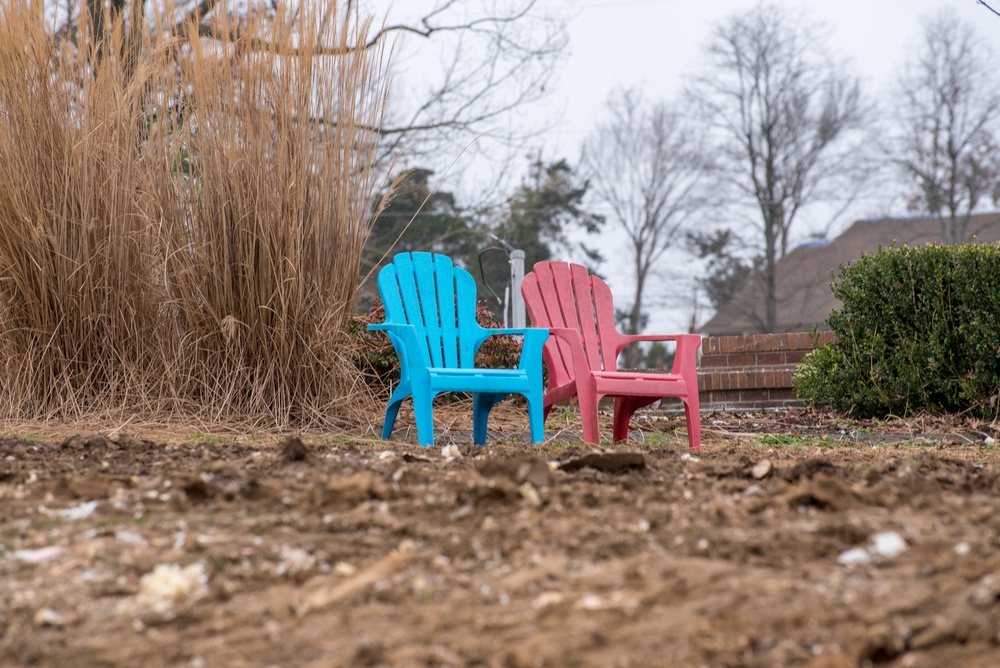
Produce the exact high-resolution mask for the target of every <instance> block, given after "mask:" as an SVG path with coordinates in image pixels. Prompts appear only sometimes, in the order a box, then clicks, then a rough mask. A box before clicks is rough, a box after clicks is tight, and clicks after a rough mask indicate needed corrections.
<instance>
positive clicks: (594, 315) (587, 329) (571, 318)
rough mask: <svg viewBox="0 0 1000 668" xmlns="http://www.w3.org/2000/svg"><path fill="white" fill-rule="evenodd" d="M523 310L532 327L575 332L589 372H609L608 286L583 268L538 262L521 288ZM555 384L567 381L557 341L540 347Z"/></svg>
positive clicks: (613, 333)
mask: <svg viewBox="0 0 1000 668" xmlns="http://www.w3.org/2000/svg"><path fill="white" fill-rule="evenodd" d="M522 293H523V295H524V302H525V306H526V308H527V310H528V314H529V315H530V316H531V322H532V325H533V326H535V327H568V328H572V329H576V330H578V331H579V332H580V336H581V339H582V341H583V349H584V352H585V353H586V355H587V362H588V364H589V366H590V368H591V369H594V370H603V369H608V370H612V369H614V368H615V362H616V359H615V358H616V354H615V352H616V351H615V345H616V343H617V340H618V332H617V330H616V329H615V322H614V303H613V301H612V296H611V291H610V290H609V289H608V286H607V285H606V284H605V283H604V281H602V280H601V279H600V278H598V277H597V276H591V275H590V273H589V272H588V271H587V268H586V267H584V266H582V265H578V264H571V263H569V262H539V263H538V264H536V265H535V266H534V268H533V269H532V271H531V273H530V274H528V275H527V276H526V277H525V279H524V283H523V284H522ZM544 353H545V361H546V364H547V366H548V368H549V374H550V375H551V376H553V378H552V379H551V381H552V383H553V384H555V385H561V384H564V383H566V382H569V381H571V380H573V376H574V374H573V363H572V356H571V354H570V350H569V346H568V345H567V344H566V343H565V342H564V341H562V340H561V339H559V338H558V337H552V338H550V339H549V340H548V341H547V342H546V344H545V348H544Z"/></svg>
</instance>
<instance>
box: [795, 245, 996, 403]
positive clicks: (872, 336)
mask: <svg viewBox="0 0 1000 668" xmlns="http://www.w3.org/2000/svg"><path fill="white" fill-rule="evenodd" d="M833 292H834V295H836V297H837V298H838V299H840V300H841V301H842V302H843V308H842V309H841V310H839V311H834V312H833V313H832V314H831V315H830V318H829V325H830V328H831V329H832V330H833V331H834V333H835V334H836V335H837V340H836V341H834V342H832V343H830V344H828V345H827V346H826V347H825V348H822V349H819V350H815V351H813V352H812V353H810V354H809V355H808V356H807V357H806V359H805V360H804V361H803V364H802V365H801V366H800V367H799V370H798V372H797V373H796V392H797V394H798V395H799V396H800V397H802V398H804V399H807V400H809V401H811V402H813V403H815V404H817V405H820V406H828V407H831V408H833V409H835V410H839V411H843V412H846V413H851V414H854V415H856V416H858V417H882V416H886V415H890V414H892V415H908V414H913V413H917V412H921V411H927V412H936V413H941V412H948V413H959V412H969V413H970V414H972V415H977V416H979V417H996V416H997V415H998V413H1000V405H998V404H1000V397H998V395H1000V244H996V243H994V244H970V245H964V246H936V245H927V246H924V247H921V248H909V247H906V246H904V247H901V248H897V247H893V248H886V249H881V250H879V251H878V252H877V253H874V254H872V255H865V256H862V257H861V259H859V260H858V261H856V262H853V263H851V264H849V265H847V266H845V267H843V268H842V270H841V273H840V276H839V277H838V278H837V279H836V280H835V281H834V283H833Z"/></svg>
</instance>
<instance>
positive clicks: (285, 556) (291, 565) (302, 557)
mask: <svg viewBox="0 0 1000 668" xmlns="http://www.w3.org/2000/svg"><path fill="white" fill-rule="evenodd" d="M278 556H279V557H280V561H279V562H278V564H277V565H276V566H275V567H274V572H275V574H276V575H295V574H296V573H302V572H304V571H309V570H312V568H313V567H314V566H315V565H316V557H315V556H313V555H311V554H309V553H308V552H307V551H306V550H303V549H301V548H298V547H290V546H288V545H282V546H281V548H280V549H279V551H278Z"/></svg>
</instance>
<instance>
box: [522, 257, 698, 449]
mask: <svg viewBox="0 0 1000 668" xmlns="http://www.w3.org/2000/svg"><path fill="white" fill-rule="evenodd" d="M521 294H522V295H523V296H524V303H525V306H526V307H527V310H528V314H529V315H530V316H531V322H532V326H534V327H546V328H548V330H549V332H550V333H551V334H552V335H553V336H552V337H551V338H549V340H548V342H546V344H545V347H544V348H543V349H542V357H543V359H544V360H545V366H546V368H547V369H548V372H549V379H548V386H547V388H546V392H545V396H544V399H543V400H542V401H543V404H544V406H545V415H546V416H547V415H548V414H549V411H551V409H552V405H553V404H555V403H556V402H558V401H563V400H565V399H568V398H569V397H571V396H573V395H576V396H577V397H578V398H579V401H580V417H581V419H582V420H583V439H584V440H585V441H586V442H588V443H595V444H596V443H600V441H601V436H600V432H599V430H598V423H597V404H598V401H599V400H600V398H601V397H603V396H613V397H615V406H614V429H613V431H614V434H613V436H614V441H615V442H619V441H624V440H626V439H627V438H628V425H629V419H630V418H631V417H632V414H633V413H634V412H635V411H636V410H638V409H639V408H642V407H643V406H648V405H649V404H651V403H653V402H654V401H656V400H657V399H659V398H661V397H678V398H680V399H681V401H683V402H684V415H685V418H686V421H687V429H688V446H689V447H690V449H691V450H694V451H697V450H699V449H700V448H701V423H700V421H699V418H700V416H699V412H698V411H699V406H698V372H697V352H698V346H699V345H701V337H700V336H699V335H697V334H668V335H638V336H628V335H625V334H621V333H619V332H618V330H617V329H615V318H614V313H615V308H614V303H613V300H612V296H611V290H609V289H608V286H607V284H606V283H605V282H604V281H602V280H601V279H600V278H598V277H597V276H591V275H590V274H589V273H588V271H587V269H586V267H583V266H581V265H578V264H570V263H568V262H539V263H538V264H536V265H535V267H534V270H533V271H532V272H531V273H529V274H528V275H527V276H525V277H524V282H523V283H522V284H521ZM636 341H676V343H677V351H676V353H675V355H674V365H673V369H672V370H671V372H670V373H655V372H641V371H619V370H618V367H617V361H618V355H619V354H620V353H621V351H622V350H623V349H624V348H625V346H627V345H628V344H630V343H634V342H636Z"/></svg>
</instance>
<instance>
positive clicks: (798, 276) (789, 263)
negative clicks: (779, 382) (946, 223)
mask: <svg viewBox="0 0 1000 668" xmlns="http://www.w3.org/2000/svg"><path fill="white" fill-rule="evenodd" d="M968 235H969V238H970V239H971V238H973V237H974V238H975V241H979V242H994V241H1000V212H998V213H986V214H976V215H974V216H972V217H971V218H970V220H969V226H968ZM941 238H942V237H941V223H940V222H939V220H938V219H937V218H883V219H878V220H860V221H857V222H856V223H854V224H853V225H851V227H850V228H848V229H847V230H846V231H845V232H844V233H843V234H841V235H840V236H839V237H837V238H836V239H834V240H832V241H829V242H812V243H806V244H802V245H801V246H799V247H797V248H795V249H794V250H792V251H791V252H790V253H788V254H787V255H786V256H785V257H784V258H783V259H782V260H781V261H780V262H778V265H777V267H776V272H777V273H776V276H775V282H776V294H777V298H778V300H777V328H776V331H778V332H799V331H811V330H812V329H813V328H815V327H819V329H827V325H826V318H827V316H828V315H829V314H830V312H831V311H832V310H833V309H835V308H840V306H841V304H840V301H839V300H838V299H836V298H835V297H834V296H833V292H832V291H831V290H830V282H831V281H832V280H833V277H834V275H835V273H836V272H837V271H838V270H839V268H840V267H841V266H842V265H844V264H847V263H849V262H852V261H854V260H856V259H858V258H859V257H861V255H862V254H863V253H874V252H875V251H877V250H878V249H879V248H880V247H888V246H892V245H893V244H895V245H897V246H901V245H904V244H905V245H907V246H919V245H923V244H926V243H941ZM763 314H764V299H763V286H762V285H761V284H760V282H759V281H751V282H748V283H747V284H746V285H744V286H743V288H741V289H740V291H739V292H738V293H737V294H736V296H735V297H734V298H733V299H732V301H730V302H729V303H728V304H726V305H725V306H723V307H722V308H720V309H719V310H718V311H717V312H716V314H715V315H714V316H713V317H712V318H711V319H710V320H709V321H708V322H706V323H705V324H704V325H703V326H701V327H700V328H699V331H700V332H701V333H703V334H708V335H711V336H719V335H727V334H750V333H755V332H761V331H763V325H762V322H763Z"/></svg>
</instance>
